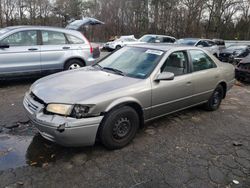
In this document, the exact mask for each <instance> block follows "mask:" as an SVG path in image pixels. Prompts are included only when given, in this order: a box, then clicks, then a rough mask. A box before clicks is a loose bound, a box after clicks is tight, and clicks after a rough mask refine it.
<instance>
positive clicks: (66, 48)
mask: <svg viewBox="0 0 250 188" xmlns="http://www.w3.org/2000/svg"><path fill="white" fill-rule="evenodd" d="M62 49H64V50H68V49H70V47H69V46H64V47H63V48H62Z"/></svg>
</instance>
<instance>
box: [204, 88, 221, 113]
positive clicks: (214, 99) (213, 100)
mask: <svg viewBox="0 0 250 188" xmlns="http://www.w3.org/2000/svg"><path fill="white" fill-rule="evenodd" d="M224 92H225V91H224V89H223V87H222V85H218V86H217V88H216V89H215V90H214V92H213V94H212V96H211V97H210V98H209V100H208V102H207V103H206V104H205V109H206V110H209V111H215V110H217V109H218V108H219V106H220V104H221V101H222V99H223V96H224Z"/></svg>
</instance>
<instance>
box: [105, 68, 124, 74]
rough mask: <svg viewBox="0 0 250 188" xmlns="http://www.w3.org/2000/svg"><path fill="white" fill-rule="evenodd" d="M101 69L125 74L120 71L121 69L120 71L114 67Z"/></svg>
mask: <svg viewBox="0 0 250 188" xmlns="http://www.w3.org/2000/svg"><path fill="white" fill-rule="evenodd" d="M102 69H103V70H110V71H112V72H114V73H116V74H119V75H122V76H125V73H124V72H122V71H120V70H118V69H115V68H111V67H103V68H102Z"/></svg>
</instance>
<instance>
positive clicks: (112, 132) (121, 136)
mask: <svg viewBox="0 0 250 188" xmlns="http://www.w3.org/2000/svg"><path fill="white" fill-rule="evenodd" d="M138 128H139V117H138V114H137V112H136V111H135V110H134V109H133V108H131V107H129V106H123V107H120V108H118V109H114V110H112V111H111V112H109V113H108V114H107V115H106V117H105V119H104V120H103V122H102V123H101V126H100V130H99V137H100V139H101V141H102V143H103V145H104V146H105V147H106V148H108V149H119V148H122V147H124V146H126V145H128V144H129V143H130V142H131V141H132V140H133V138H134V137H135V135H136V133H137V130H138Z"/></svg>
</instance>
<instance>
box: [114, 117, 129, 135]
mask: <svg viewBox="0 0 250 188" xmlns="http://www.w3.org/2000/svg"><path fill="white" fill-rule="evenodd" d="M130 130H131V123H130V121H129V119H128V118H120V119H119V120H117V121H116V123H115V125H114V128H113V137H114V138H115V139H122V138H124V137H126V136H127V135H128V134H129V132H130Z"/></svg>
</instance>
